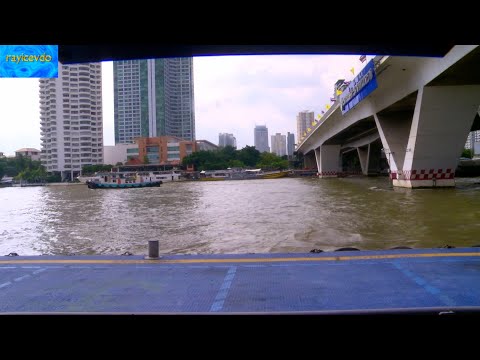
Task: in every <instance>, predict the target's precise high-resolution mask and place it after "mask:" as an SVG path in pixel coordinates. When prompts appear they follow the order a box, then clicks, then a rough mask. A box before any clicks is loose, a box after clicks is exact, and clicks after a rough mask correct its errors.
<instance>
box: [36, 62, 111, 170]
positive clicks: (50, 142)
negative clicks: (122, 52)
mask: <svg viewBox="0 0 480 360" xmlns="http://www.w3.org/2000/svg"><path fill="white" fill-rule="evenodd" d="M39 91H40V134H41V135H40V136H41V143H42V152H41V157H40V160H41V162H42V164H43V165H44V166H45V167H46V169H47V171H48V172H50V173H52V172H59V173H60V174H61V176H62V180H67V179H70V180H72V179H74V178H75V177H76V176H78V175H80V174H81V169H82V166H84V165H95V164H102V163H103V120H102V67H101V63H81V64H74V65H63V64H61V63H59V64H58V78H51V79H40V86H39Z"/></svg>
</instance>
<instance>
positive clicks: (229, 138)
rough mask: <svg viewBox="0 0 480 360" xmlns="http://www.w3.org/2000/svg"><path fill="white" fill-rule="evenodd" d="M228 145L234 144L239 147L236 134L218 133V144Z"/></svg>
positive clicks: (221, 145) (220, 145)
mask: <svg viewBox="0 0 480 360" xmlns="http://www.w3.org/2000/svg"><path fill="white" fill-rule="evenodd" d="M228 145H230V146H233V147H234V148H236V147H237V139H235V136H233V134H227V133H220V134H218V146H219V147H225V146H228Z"/></svg>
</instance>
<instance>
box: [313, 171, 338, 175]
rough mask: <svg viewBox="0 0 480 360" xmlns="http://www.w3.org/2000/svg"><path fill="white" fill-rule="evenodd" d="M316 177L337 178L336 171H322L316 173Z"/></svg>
mask: <svg viewBox="0 0 480 360" xmlns="http://www.w3.org/2000/svg"><path fill="white" fill-rule="evenodd" d="M317 175H318V176H337V175H338V171H323V172H319V173H317Z"/></svg>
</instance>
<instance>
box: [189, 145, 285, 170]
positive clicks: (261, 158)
mask: <svg viewBox="0 0 480 360" xmlns="http://www.w3.org/2000/svg"><path fill="white" fill-rule="evenodd" d="M182 164H183V166H187V165H194V167H195V170H198V171H202V170H222V169H227V168H235V167H236V168H262V169H265V170H284V169H288V167H289V162H288V160H287V156H283V157H280V156H278V155H275V154H272V153H268V152H264V153H260V151H258V150H257V149H255V147H254V146H248V145H247V146H246V147H244V148H243V149H241V150H236V149H235V148H234V147H233V146H230V145H228V146H225V147H223V148H220V149H218V150H210V151H206V150H201V151H196V152H194V153H192V154H190V155H188V156H186V157H184V158H183V160H182Z"/></svg>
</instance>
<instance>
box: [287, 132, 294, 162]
mask: <svg viewBox="0 0 480 360" xmlns="http://www.w3.org/2000/svg"><path fill="white" fill-rule="evenodd" d="M294 151H295V135H294V134H293V133H289V132H288V133H287V155H288V157H289V158H290V157H291V156H293V152H294Z"/></svg>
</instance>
